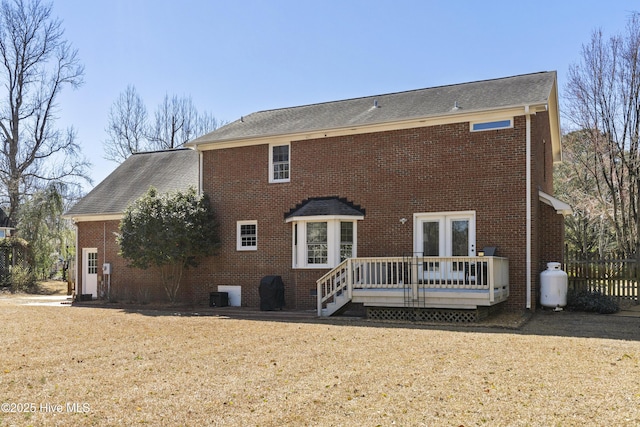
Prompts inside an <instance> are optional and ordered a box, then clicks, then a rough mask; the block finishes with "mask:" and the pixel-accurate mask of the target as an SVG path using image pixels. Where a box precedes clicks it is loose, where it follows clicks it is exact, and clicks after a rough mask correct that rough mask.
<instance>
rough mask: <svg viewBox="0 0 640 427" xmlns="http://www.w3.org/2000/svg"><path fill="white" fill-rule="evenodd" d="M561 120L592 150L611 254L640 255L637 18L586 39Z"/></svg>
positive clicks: (592, 166) (639, 49)
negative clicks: (619, 30)
mask: <svg viewBox="0 0 640 427" xmlns="http://www.w3.org/2000/svg"><path fill="white" fill-rule="evenodd" d="M566 98H567V117H568V118H569V119H570V120H571V121H572V122H573V124H574V126H575V128H576V129H582V130H584V132H585V135H587V137H588V141H589V144H590V145H591V147H592V153H593V158H592V159H591V162H590V168H589V171H590V172H591V173H592V176H593V178H594V179H595V197H596V198H597V199H598V200H599V202H600V203H601V204H602V205H603V206H607V207H608V208H607V209H603V211H604V212H605V213H606V215H607V219H608V220H609V221H610V222H611V224H612V225H613V227H614V230H615V236H616V243H617V249H618V251H620V252H621V253H622V254H624V255H633V254H639V253H640V250H639V249H640V241H639V234H638V232H639V230H640V212H639V209H640V15H639V14H638V13H634V14H632V15H631V16H630V17H629V20H628V22H627V26H626V30H625V32H624V33H623V34H622V35H618V36H613V37H610V38H608V39H607V38H605V37H604V35H603V34H602V31H595V32H594V33H593V34H592V37H591V41H590V43H589V44H586V45H583V48H582V58H581V61H580V62H579V63H578V64H576V65H574V66H572V67H571V68H570V70H569V79H568V84H567V90H566Z"/></svg>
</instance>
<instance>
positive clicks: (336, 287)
mask: <svg viewBox="0 0 640 427" xmlns="http://www.w3.org/2000/svg"><path fill="white" fill-rule="evenodd" d="M351 260H352V258H347V259H345V260H344V261H342V262H341V263H340V264H338V265H337V266H335V267H334V268H333V269H331V270H330V271H328V272H327V273H326V274H325V275H324V276H322V277H321V278H319V279H318V280H317V281H316V285H317V295H318V296H317V298H318V316H321V315H322V307H323V305H324V303H325V302H327V301H329V300H330V299H331V298H334V297H335V296H336V295H337V294H338V293H339V292H343V293H345V292H346V295H347V296H348V298H349V299H350V298H351V292H352V290H353V272H352V268H351ZM327 285H329V286H327Z"/></svg>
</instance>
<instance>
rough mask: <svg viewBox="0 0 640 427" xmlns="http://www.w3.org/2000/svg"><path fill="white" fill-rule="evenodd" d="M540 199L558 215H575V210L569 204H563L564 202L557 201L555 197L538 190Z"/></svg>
mask: <svg viewBox="0 0 640 427" xmlns="http://www.w3.org/2000/svg"><path fill="white" fill-rule="evenodd" d="M538 197H539V199H540V201H541V202H543V203H546V204H547V205H549V206H551V207H552V208H554V209H555V210H556V212H557V213H559V214H561V215H565V216H566V215H571V214H572V213H573V209H571V206H569V204H568V203H565V202H563V201H562V200H559V199H556V198H555V197H553V196H550V195H549V194H547V193H545V192H544V191H540V190H538Z"/></svg>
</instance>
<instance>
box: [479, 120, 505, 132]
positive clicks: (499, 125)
mask: <svg viewBox="0 0 640 427" xmlns="http://www.w3.org/2000/svg"><path fill="white" fill-rule="evenodd" d="M512 127H513V119H505V120H496V121H493V122H475V123H471V132H480V131H483V130H498V129H509V128H512Z"/></svg>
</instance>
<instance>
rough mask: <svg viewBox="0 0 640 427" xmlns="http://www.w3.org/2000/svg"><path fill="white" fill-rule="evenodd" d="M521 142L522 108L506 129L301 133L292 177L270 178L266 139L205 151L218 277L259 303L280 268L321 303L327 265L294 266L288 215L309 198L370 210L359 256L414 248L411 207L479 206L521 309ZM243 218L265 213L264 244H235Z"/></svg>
mask: <svg viewBox="0 0 640 427" xmlns="http://www.w3.org/2000/svg"><path fill="white" fill-rule="evenodd" d="M524 141H525V120H524V117H517V118H516V119H515V126H514V128H513V129H506V130H499V131H485V132H475V133H471V132H469V124H468V123H460V124H455V125H446V126H433V127H426V128H417V129H409V130H399V131H390V132H383V133H377V134H367V135H353V136H344V137H333V138H323V139H315V140H306V141H295V142H292V144H291V182H289V183H279V184H269V183H268V155H269V152H268V145H266V144H265V145H260V146H252V147H242V148H234V149H224V150H213V151H206V152H205V153H204V163H203V167H204V176H205V177H210V178H211V179H207V178H205V181H204V190H205V191H206V192H207V193H208V194H209V195H210V196H211V199H212V203H213V204H214V207H215V209H216V211H217V212H218V215H219V218H220V221H221V230H223V236H222V250H221V255H220V256H219V258H218V264H219V265H220V267H221V268H220V270H217V271H216V272H214V273H213V274H212V277H211V279H212V280H213V282H214V283H215V284H236V285H241V286H242V289H243V295H242V298H243V303H246V304H247V305H253V306H255V305H257V304H258V300H257V286H258V283H259V279H260V278H261V277H262V276H264V275H267V274H277V275H281V276H282V277H283V280H284V283H285V288H286V299H287V303H288V305H289V304H295V305H294V306H295V307H296V308H313V307H315V298H313V297H311V295H312V293H313V291H314V290H315V279H317V278H318V277H319V276H320V275H321V274H322V273H323V272H324V271H307V270H293V269H292V268H291V224H286V223H285V222H284V215H285V213H287V212H288V211H289V210H290V209H291V208H293V207H295V206H296V204H298V203H300V202H301V201H303V200H305V199H308V198H311V197H323V196H340V197H344V198H346V199H348V200H350V201H352V202H353V203H355V204H358V205H360V206H361V207H363V208H364V209H366V216H365V219H364V220H363V221H359V222H358V255H360V256H401V255H402V254H403V253H406V252H412V251H413V243H412V242H413V223H412V218H413V214H414V213H418V212H444V211H465V210H475V211H476V244H477V247H478V248H482V247H484V246H497V247H498V254H499V255H500V256H505V257H508V258H509V260H510V275H511V282H512V290H511V295H512V296H511V298H510V300H509V305H510V306H513V307H519V308H523V307H524V301H525V278H524V276H525V271H526V269H525V268H526V266H525V262H526V258H525V254H526V251H525V242H526V240H525V228H524V224H525V207H526V204H525V198H524V196H523V194H524V192H525V184H526V176H525V161H524V157H525V149H526V147H525V144H524ZM536 197H537V196H536ZM536 200H537V198H536ZM401 218H407V219H408V221H407V222H406V223H405V224H401V223H400V219H401ZM239 220H258V251H256V252H237V251H236V249H235V244H236V243H235V239H236V236H235V224H236V221H239ZM222 266H224V267H222Z"/></svg>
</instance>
